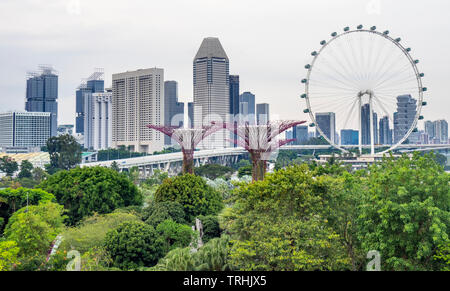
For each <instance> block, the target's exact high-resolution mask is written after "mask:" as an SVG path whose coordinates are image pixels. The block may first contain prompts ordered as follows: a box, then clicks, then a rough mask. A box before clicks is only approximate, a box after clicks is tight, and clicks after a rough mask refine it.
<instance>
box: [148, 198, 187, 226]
mask: <svg viewBox="0 0 450 291" xmlns="http://www.w3.org/2000/svg"><path fill="white" fill-rule="evenodd" d="M185 217H186V214H185V213H184V208H183V206H182V205H181V204H180V203H177V202H173V201H166V202H152V203H150V205H149V206H148V207H146V208H144V209H143V210H142V220H143V221H145V223H147V224H149V225H151V226H153V227H155V228H156V227H157V226H158V224H160V223H162V222H163V221H165V220H167V219H172V220H173V221H175V222H176V223H181V224H185V223H186V219H185Z"/></svg>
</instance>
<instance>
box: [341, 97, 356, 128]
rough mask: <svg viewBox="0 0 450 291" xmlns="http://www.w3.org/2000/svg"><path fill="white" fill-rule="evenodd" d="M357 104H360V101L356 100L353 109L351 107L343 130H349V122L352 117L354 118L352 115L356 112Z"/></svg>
mask: <svg viewBox="0 0 450 291" xmlns="http://www.w3.org/2000/svg"><path fill="white" fill-rule="evenodd" d="M357 104H358V99H356V98H355V100H354V102H353V105H352V107H350V112H349V113H348V114H347V118H346V119H345V121H344V125H343V126H342V129H347V124H348V121H349V120H350V117H352V116H353V114H352V113H353V111H354V110H355V107H357Z"/></svg>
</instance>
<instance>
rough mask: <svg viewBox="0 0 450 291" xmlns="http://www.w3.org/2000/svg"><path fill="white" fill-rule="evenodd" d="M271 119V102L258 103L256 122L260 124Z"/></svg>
mask: <svg viewBox="0 0 450 291" xmlns="http://www.w3.org/2000/svg"><path fill="white" fill-rule="evenodd" d="M269 121H270V111H269V104H267V103H261V104H256V123H257V124H258V125H263V124H267V123H268V122H269Z"/></svg>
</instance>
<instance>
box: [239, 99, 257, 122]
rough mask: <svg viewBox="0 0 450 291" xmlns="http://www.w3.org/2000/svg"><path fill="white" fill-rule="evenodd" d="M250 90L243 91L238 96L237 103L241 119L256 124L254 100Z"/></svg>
mask: <svg viewBox="0 0 450 291" xmlns="http://www.w3.org/2000/svg"><path fill="white" fill-rule="evenodd" d="M255 99H256V98H255V95H254V94H252V93H251V92H244V93H242V94H241V95H240V96H239V104H240V106H239V107H240V108H241V109H242V110H241V111H240V114H241V117H242V121H243V122H248V123H249V124H250V125H256V101H255Z"/></svg>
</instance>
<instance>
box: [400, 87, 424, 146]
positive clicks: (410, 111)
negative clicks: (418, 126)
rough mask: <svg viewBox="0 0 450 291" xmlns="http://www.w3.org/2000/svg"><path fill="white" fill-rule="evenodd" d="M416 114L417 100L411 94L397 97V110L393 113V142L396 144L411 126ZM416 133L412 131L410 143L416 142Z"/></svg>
mask: <svg viewBox="0 0 450 291" xmlns="http://www.w3.org/2000/svg"><path fill="white" fill-rule="evenodd" d="M416 114H417V100H416V99H414V98H412V97H411V95H401V96H398V97H397V112H395V113H394V143H395V144H397V143H398V142H399V141H400V140H401V139H402V138H403V137H404V136H405V135H406V133H407V132H408V131H409V129H410V128H411V127H412V125H413V122H414V119H415V117H416ZM418 139H419V138H418V134H414V133H412V134H411V135H410V136H409V138H408V140H409V142H410V143H417V142H418Z"/></svg>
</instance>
